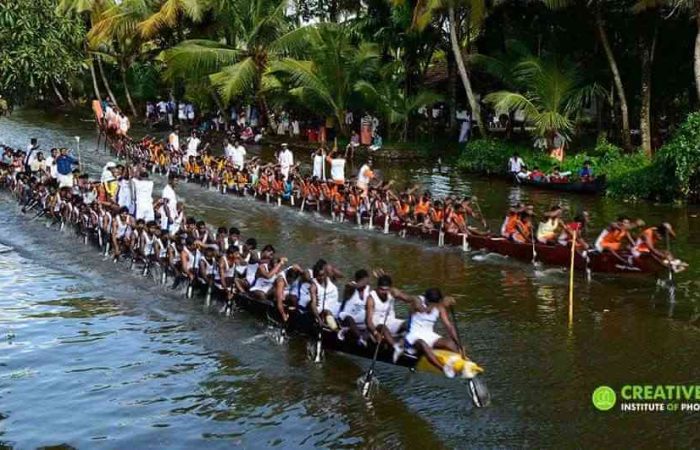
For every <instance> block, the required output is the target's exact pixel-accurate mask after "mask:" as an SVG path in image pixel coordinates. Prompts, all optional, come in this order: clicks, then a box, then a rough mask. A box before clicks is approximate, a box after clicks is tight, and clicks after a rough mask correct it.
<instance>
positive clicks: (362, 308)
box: [338, 269, 372, 346]
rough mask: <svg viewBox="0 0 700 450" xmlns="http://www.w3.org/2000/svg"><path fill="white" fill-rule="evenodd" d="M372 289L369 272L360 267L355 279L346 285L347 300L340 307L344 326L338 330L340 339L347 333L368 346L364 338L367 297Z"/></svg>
mask: <svg viewBox="0 0 700 450" xmlns="http://www.w3.org/2000/svg"><path fill="white" fill-rule="evenodd" d="M371 290H372V287H371V286H370V278H369V273H368V272H367V271H366V270H364V269H360V270H358V271H357V272H355V279H354V280H353V281H352V282H350V283H349V284H347V285H346V286H345V299H346V300H345V301H344V302H343V304H342V305H341V307H340V313H339V314H338V318H339V319H340V324H341V325H342V326H343V328H341V329H340V331H338V339H340V340H341V341H342V340H344V339H345V335H346V333H349V334H350V335H351V336H352V337H354V338H355V339H357V342H358V343H359V344H360V345H362V346H367V342H366V341H365V340H364V338H363V332H364V331H365V330H366V326H365V324H366V317H367V312H366V309H367V298H368V297H369V293H370V291H371Z"/></svg>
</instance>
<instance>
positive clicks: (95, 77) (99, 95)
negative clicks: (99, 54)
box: [88, 57, 102, 103]
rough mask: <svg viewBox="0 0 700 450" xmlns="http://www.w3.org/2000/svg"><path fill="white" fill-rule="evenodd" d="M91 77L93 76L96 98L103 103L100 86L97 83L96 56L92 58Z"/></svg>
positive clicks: (90, 64)
mask: <svg viewBox="0 0 700 450" xmlns="http://www.w3.org/2000/svg"><path fill="white" fill-rule="evenodd" d="M88 65H89V66H90V77H91V78H92V89H93V90H94V91H95V98H96V99H97V100H98V101H99V102H100V103H102V94H101V93H100V87H99V85H98V84H97V76H96V74H95V58H94V57H91V58H90V63H89V64H88Z"/></svg>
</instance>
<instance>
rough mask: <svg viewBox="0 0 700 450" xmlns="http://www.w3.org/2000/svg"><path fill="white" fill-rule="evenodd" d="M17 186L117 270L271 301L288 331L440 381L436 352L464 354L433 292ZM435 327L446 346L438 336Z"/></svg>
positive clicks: (194, 225) (445, 304)
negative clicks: (409, 358)
mask: <svg viewBox="0 0 700 450" xmlns="http://www.w3.org/2000/svg"><path fill="white" fill-rule="evenodd" d="M17 180H20V181H17V183H20V182H25V183H33V185H32V186H31V189H30V191H31V192H32V196H33V199H34V201H33V203H38V204H39V205H41V207H42V211H43V214H46V215H47V216H49V217H52V218H53V219H54V220H55V221H57V222H61V223H73V224H75V225H76V226H78V227H79V228H80V229H81V230H82V231H83V233H84V234H85V235H89V234H91V233H92V234H94V235H97V236H98V240H99V242H100V243H104V247H105V249H104V251H105V253H106V254H109V255H111V257H112V258H114V260H115V262H117V261H119V260H121V259H125V258H126V259H128V260H130V261H132V264H143V267H144V270H143V273H144V274H147V273H149V272H150V270H151V268H153V267H160V268H161V271H162V272H164V273H167V274H170V276H171V277H173V279H174V280H175V282H174V286H175V287H177V285H180V284H182V283H187V284H188V285H189V286H193V287H194V288H197V289H204V290H208V289H212V291H213V293H214V294H215V297H216V298H218V299H220V300H222V301H223V302H225V303H228V302H230V301H231V300H232V299H233V298H234V297H235V296H236V295H247V296H249V297H250V298H252V299H254V300H256V301H261V302H265V301H271V302H273V304H274V306H275V307H276V309H277V311H278V313H279V316H280V317H281V319H282V320H283V321H285V322H287V321H288V320H290V318H291V317H292V316H294V317H295V319H299V320H312V321H318V323H323V324H324V325H325V326H327V327H329V328H330V329H332V330H334V331H336V332H337V333H338V337H339V338H340V339H355V340H357V342H358V343H359V344H360V345H368V344H370V343H376V342H380V343H381V345H386V346H390V348H391V349H392V350H393V353H394V357H395V358H398V357H400V355H401V354H402V353H403V352H404V349H406V348H410V349H411V351H418V352H422V353H424V354H425V355H426V356H427V358H428V359H429V361H430V362H431V363H433V364H434V365H435V366H436V367H437V368H439V369H441V370H444V371H445V373H446V374H447V375H451V372H450V371H451V368H450V367H445V366H444V365H443V364H442V363H441V362H440V361H439V360H438V358H436V357H435V354H434V352H433V349H436V348H441V349H446V350H451V351H455V352H460V351H463V350H462V349H461V347H460V346H459V345H458V342H459V341H458V338H457V333H456V330H455V328H454V325H453V323H452V322H451V321H450V318H449V315H448V308H449V307H450V306H452V305H453V304H454V299H453V298H451V297H446V296H443V295H442V293H441V292H440V290H439V289H437V288H430V289H427V290H426V291H425V293H424V294H423V295H421V296H417V297H416V296H411V295H408V294H406V293H404V292H402V291H401V290H399V289H397V288H396V287H394V286H393V282H392V278H391V277H390V276H389V275H387V274H385V273H383V271H381V270H378V271H373V272H372V274H371V275H370V273H369V272H368V271H367V270H358V271H357V272H356V273H355V274H354V277H353V279H352V280H351V281H349V282H347V283H345V284H344V287H343V288H341V289H339V287H338V284H339V283H340V281H341V280H342V279H343V275H342V274H341V273H340V271H339V270H338V269H337V268H336V267H334V266H332V265H331V264H329V263H328V262H326V261H324V260H318V261H317V262H316V263H315V264H314V265H313V266H312V267H311V268H302V267H300V266H299V265H297V264H288V263H287V259H286V258H284V257H282V256H280V255H278V254H277V252H276V250H275V248H274V247H273V246H272V245H265V246H264V247H262V249H259V248H258V243H257V242H256V240H255V239H252V238H250V239H247V240H245V241H244V240H243V239H242V238H241V236H240V233H239V231H238V229H236V228H230V229H227V228H225V227H221V228H219V229H218V230H217V231H216V232H212V231H210V230H209V228H208V227H207V225H206V224H205V223H204V222H202V221H197V220H195V219H194V218H186V220H185V221H184V223H183V225H182V226H181V227H179V229H178V230H177V231H176V232H169V231H167V230H162V229H161V227H160V226H159V224H158V223H157V222H156V221H145V220H144V219H136V218H135V216H132V215H131V214H129V210H128V208H126V207H122V208H118V207H112V206H111V205H109V204H103V203H101V202H96V201H93V202H91V203H86V202H85V201H84V200H85V199H84V198H83V195H84V193H83V192H82V191H80V190H77V189H76V190H73V191H69V190H67V189H65V188H63V189H56V188H52V187H50V186H48V185H46V184H44V183H39V182H36V181H32V180H35V179H34V178H28V179H26V180H24V179H23V178H22V177H19V178H17ZM23 180H24V181H23ZM373 280H374V282H372V281H373ZM341 291H342V292H341ZM397 301H398V302H402V303H405V304H406V305H407V308H408V310H409V313H410V319H409V320H401V319H399V318H398V317H397V314H396V311H395V309H394V306H395V303H396V302H397ZM439 321H441V322H442V323H443V324H444V326H445V328H446V330H447V331H448V335H449V337H442V336H440V335H439V334H437V333H436V332H435V326H436V324H437V322H439ZM409 323H410V326H409V325H408V324H409Z"/></svg>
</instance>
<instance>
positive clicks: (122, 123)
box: [119, 116, 130, 134]
mask: <svg viewBox="0 0 700 450" xmlns="http://www.w3.org/2000/svg"><path fill="white" fill-rule="evenodd" d="M129 125H130V124H129V118H128V117H126V116H121V117H119V129H120V130H121V131H122V132H123V133H125V134H126V132H127V131H129Z"/></svg>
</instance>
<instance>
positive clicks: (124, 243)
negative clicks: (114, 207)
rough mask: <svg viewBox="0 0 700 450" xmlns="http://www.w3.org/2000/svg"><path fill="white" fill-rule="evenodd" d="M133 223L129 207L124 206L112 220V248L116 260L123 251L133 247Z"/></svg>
mask: <svg viewBox="0 0 700 450" xmlns="http://www.w3.org/2000/svg"><path fill="white" fill-rule="evenodd" d="M133 225H134V223H133V217H131V216H130V215H129V208H127V207H126V206H123V207H122V208H120V209H119V213H118V214H117V215H116V216H115V218H114V220H113V221H112V249H113V251H114V259H115V261H116V260H117V259H118V258H119V256H121V254H122V253H123V252H126V251H129V250H130V249H131V237H132V229H133Z"/></svg>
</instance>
